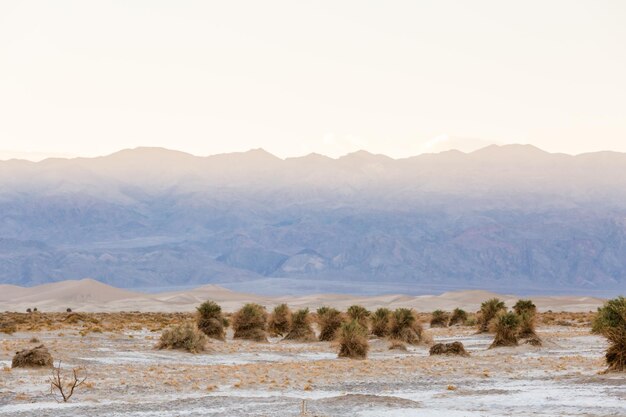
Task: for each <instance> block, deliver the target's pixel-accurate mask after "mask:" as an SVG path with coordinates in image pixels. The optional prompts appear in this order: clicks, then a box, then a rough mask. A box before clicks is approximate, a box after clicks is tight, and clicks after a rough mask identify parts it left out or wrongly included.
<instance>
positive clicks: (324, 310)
mask: <svg viewBox="0 0 626 417" xmlns="http://www.w3.org/2000/svg"><path fill="white" fill-rule="evenodd" d="M341 323H343V317H342V316H341V313H340V312H339V310H337V309H335V308H332V307H320V308H318V309H317V324H318V326H319V328H320V335H319V340H320V341H322V342H329V341H331V340H335V338H336V337H337V331H338V330H339V328H340V327H341Z"/></svg>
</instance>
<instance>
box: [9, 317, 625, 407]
mask: <svg viewBox="0 0 626 417" xmlns="http://www.w3.org/2000/svg"><path fill="white" fill-rule="evenodd" d="M557 317H558V315H557ZM563 317H564V318H565V319H568V318H569V319H571V318H575V317H576V315H572V313H567V314H564V315H563ZM570 324H572V325H567V326H565V325H555V324H540V326H539V328H538V333H539V335H540V336H541V338H542V339H543V340H544V346H543V347H532V346H530V345H520V346H518V347H513V348H499V349H487V347H488V346H489V344H490V343H491V340H492V336H491V335H489V334H480V335H478V334H475V329H474V328H471V327H453V328H437V329H430V330H428V331H429V333H430V334H431V336H433V338H434V340H435V342H440V341H441V342H448V341H453V340H459V341H461V342H463V343H464V345H465V347H466V349H467V350H468V351H469V352H470V356H469V357H441V356H429V355H428V347H427V346H421V345H420V346H409V348H408V351H407V352H399V351H390V350H388V342H387V341H385V340H381V339H375V338H373V339H371V340H370V344H371V352H370V355H369V357H368V359H367V360H362V361H361V360H349V359H337V357H336V352H337V347H336V346H335V345H334V344H333V343H328V342H313V343H292V342H286V341H281V340H279V339H277V338H273V339H271V340H270V343H254V342H247V341H240V340H232V338H231V335H230V334H229V337H227V340H226V341H225V342H218V341H213V342H211V343H210V348H209V351H208V352H206V353H202V354H195V355H194V354H189V353H185V352H181V351H169V350H161V351H158V350H155V349H154V345H155V343H156V340H157V339H158V336H159V332H158V331H150V330H149V329H148V328H145V327H142V326H123V327H122V328H120V329H118V330H115V331H107V330H106V329H105V331H104V332H102V333H97V332H89V333H86V334H82V335H81V333H80V330H81V329H82V327H81V325H79V324H76V325H69V324H68V325H64V326H63V327H62V328H60V329H54V330H38V331H20V332H17V333H14V334H13V335H2V336H1V343H0V367H1V366H4V367H5V368H4V370H3V371H1V372H2V378H1V379H0V416H12V417H25V416H32V415H33V414H36V415H40V416H48V415H50V416H58V417H64V416H76V415H90V416H93V417H100V416H103V417H104V416H107V417H110V416H120V417H122V416H124V417H131V416H132V417H145V416H155V417H159V416H170V415H177V416H223V415H228V416H298V415H300V412H301V407H302V401H303V400H304V401H306V407H307V409H308V410H309V415H316V416H484V415H490V416H527V415H536V416H621V415H625V414H626V375H624V374H602V373H601V371H602V370H603V369H604V368H605V364H604V358H603V354H604V349H605V348H606V343H605V340H604V339H603V338H602V337H599V336H595V335H592V334H591V333H590V329H589V327H588V322H585V321H583V320H582V319H581V320H570ZM131 327H133V329H131ZM138 327H141V328H138ZM153 330H154V329H153ZM33 336H36V337H37V338H39V339H40V341H41V342H42V343H44V344H45V345H46V346H48V347H49V349H50V351H51V353H52V355H53V356H54V358H55V360H61V361H62V363H63V365H64V367H67V368H71V367H74V366H81V367H84V368H85V372H86V375H87V377H88V384H87V385H86V386H84V387H81V388H80V389H79V390H78V391H77V393H76V394H75V396H74V397H73V398H72V399H71V401H70V402H69V403H67V404H59V403H57V402H55V401H54V400H53V399H52V397H51V396H50V391H49V384H48V382H47V381H48V377H49V373H50V371H49V370H40V369H13V370H11V369H10V368H8V366H9V363H10V359H11V356H12V354H13V352H14V351H16V350H18V349H21V348H23V347H27V346H29V345H32V343H30V342H29V340H30V339H31V338H32V337H33Z"/></svg>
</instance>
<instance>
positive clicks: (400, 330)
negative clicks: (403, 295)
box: [389, 308, 424, 345]
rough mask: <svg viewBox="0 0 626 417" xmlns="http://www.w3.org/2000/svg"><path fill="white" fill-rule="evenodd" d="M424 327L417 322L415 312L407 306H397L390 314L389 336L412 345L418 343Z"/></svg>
mask: <svg viewBox="0 0 626 417" xmlns="http://www.w3.org/2000/svg"><path fill="white" fill-rule="evenodd" d="M423 333H424V329H423V328H422V326H421V325H420V324H419V323H418V321H417V317H416V316H415V312H414V311H413V310H412V309H408V308H397V309H396V310H395V311H394V312H393V314H392V316H391V325H390V327H389V337H390V338H391V339H394V340H400V341H402V342H405V343H409V344H412V345H415V344H418V343H419V342H420V341H421V340H422V337H423Z"/></svg>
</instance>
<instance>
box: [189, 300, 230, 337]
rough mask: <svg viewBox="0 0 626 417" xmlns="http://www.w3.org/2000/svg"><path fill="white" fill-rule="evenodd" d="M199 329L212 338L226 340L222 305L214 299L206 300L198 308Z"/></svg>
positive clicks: (197, 321) (197, 320)
mask: <svg viewBox="0 0 626 417" xmlns="http://www.w3.org/2000/svg"><path fill="white" fill-rule="evenodd" d="M196 310H197V313H196V323H197V325H198V329H200V330H201V331H202V333H204V334H205V335H207V336H209V337H210V338H212V339H217V340H224V336H225V334H224V317H223V316H222V307H220V306H219V305H218V304H217V303H215V302H213V301H205V302H204V303H202V304H200V306H199V307H197V308H196Z"/></svg>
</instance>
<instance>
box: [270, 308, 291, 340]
mask: <svg viewBox="0 0 626 417" xmlns="http://www.w3.org/2000/svg"><path fill="white" fill-rule="evenodd" d="M291 319H292V315H291V310H290V309H289V307H288V306H287V304H280V305H277V306H276V307H274V311H272V314H271V315H270V319H269V324H268V331H269V333H270V335H271V336H274V337H276V336H285V335H286V334H287V333H288V332H289V329H290V328H291Z"/></svg>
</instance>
